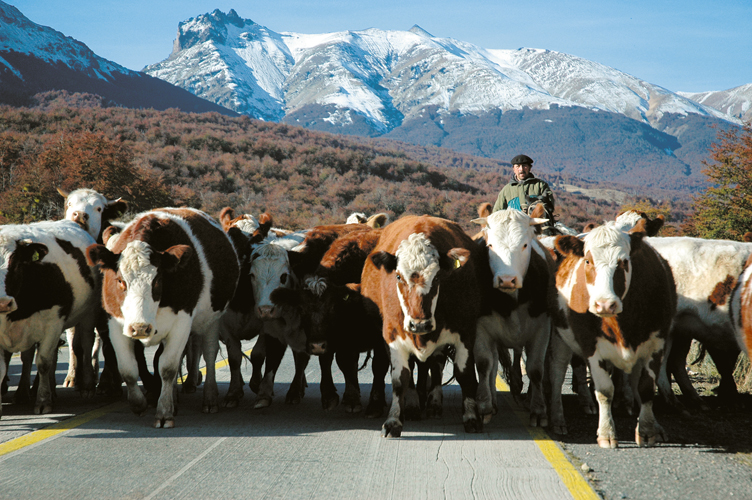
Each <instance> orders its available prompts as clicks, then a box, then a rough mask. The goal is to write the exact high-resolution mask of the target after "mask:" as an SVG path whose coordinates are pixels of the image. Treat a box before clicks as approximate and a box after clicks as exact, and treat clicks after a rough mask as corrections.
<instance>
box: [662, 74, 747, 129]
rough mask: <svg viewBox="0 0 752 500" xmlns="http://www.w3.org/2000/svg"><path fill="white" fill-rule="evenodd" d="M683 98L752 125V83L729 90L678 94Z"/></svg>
mask: <svg viewBox="0 0 752 500" xmlns="http://www.w3.org/2000/svg"><path fill="white" fill-rule="evenodd" d="M677 94H679V95H680V96H682V97H686V98H687V99H692V100H693V101H696V102H698V103H700V104H703V105H705V106H709V107H711V108H715V109H717V110H719V111H721V112H723V113H725V114H726V115H728V116H730V117H732V118H736V119H739V120H741V121H743V122H745V123H752V83H748V84H746V85H741V86H739V87H734V88H733V89H729V90H716V91H710V92H677Z"/></svg>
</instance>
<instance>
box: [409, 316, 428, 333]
mask: <svg viewBox="0 0 752 500" xmlns="http://www.w3.org/2000/svg"><path fill="white" fill-rule="evenodd" d="M433 330H434V326H433V320H431V319H413V318H410V319H409V320H407V331H408V332H410V333H413V334H415V335H423V334H425V333H430V332H432V331H433Z"/></svg>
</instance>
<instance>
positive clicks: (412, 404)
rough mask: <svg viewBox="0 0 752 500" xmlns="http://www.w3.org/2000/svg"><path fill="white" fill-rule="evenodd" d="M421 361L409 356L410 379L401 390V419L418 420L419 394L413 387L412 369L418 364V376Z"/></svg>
mask: <svg viewBox="0 0 752 500" xmlns="http://www.w3.org/2000/svg"><path fill="white" fill-rule="evenodd" d="M421 364H422V363H421V362H419V361H417V360H416V359H415V358H410V361H409V362H408V366H409V368H410V379H409V380H408V383H407V385H405V388H404V390H403V397H404V401H403V404H402V419H403V420H420V394H419V393H418V390H417V389H416V387H415V379H414V378H413V371H414V369H415V366H416V365H418V376H420V365H421Z"/></svg>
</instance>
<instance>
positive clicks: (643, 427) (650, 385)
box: [632, 353, 668, 446]
mask: <svg viewBox="0 0 752 500" xmlns="http://www.w3.org/2000/svg"><path fill="white" fill-rule="evenodd" d="M660 366H661V353H657V354H655V355H654V356H653V359H652V360H651V361H650V363H649V364H648V365H647V366H644V367H640V366H636V367H635V370H634V371H633V372H632V381H633V382H632V386H633V388H634V389H635V391H636V392H637V393H638V394H639V396H640V401H641V406H640V416H639V417H638V419H637V427H636V428H635V442H636V443H637V444H638V445H639V446H652V445H654V444H655V443H656V442H658V441H662V442H665V441H667V440H668V437H667V435H666V432H665V431H664V430H663V428H662V427H661V426H660V425H659V424H658V422H656V420H655V415H654V414H653V400H654V399H655V385H656V384H655V379H656V373H658V370H660Z"/></svg>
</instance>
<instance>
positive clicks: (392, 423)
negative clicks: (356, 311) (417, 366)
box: [381, 348, 413, 437]
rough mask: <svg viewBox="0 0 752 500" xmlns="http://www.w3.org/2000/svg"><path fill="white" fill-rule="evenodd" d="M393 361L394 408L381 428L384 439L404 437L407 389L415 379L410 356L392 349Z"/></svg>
mask: <svg viewBox="0 0 752 500" xmlns="http://www.w3.org/2000/svg"><path fill="white" fill-rule="evenodd" d="M390 352H391V360H392V406H391V408H390V409H389V415H387V417H386V421H385V422H384V425H382V426H381V435H382V436H383V437H400V436H401V435H402V425H403V421H404V418H403V409H404V404H405V389H407V388H408V387H409V386H410V381H411V379H412V378H413V374H412V370H410V363H409V362H408V355H407V354H406V353H405V352H403V351H400V350H397V349H393V348H390Z"/></svg>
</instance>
